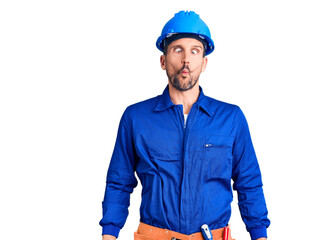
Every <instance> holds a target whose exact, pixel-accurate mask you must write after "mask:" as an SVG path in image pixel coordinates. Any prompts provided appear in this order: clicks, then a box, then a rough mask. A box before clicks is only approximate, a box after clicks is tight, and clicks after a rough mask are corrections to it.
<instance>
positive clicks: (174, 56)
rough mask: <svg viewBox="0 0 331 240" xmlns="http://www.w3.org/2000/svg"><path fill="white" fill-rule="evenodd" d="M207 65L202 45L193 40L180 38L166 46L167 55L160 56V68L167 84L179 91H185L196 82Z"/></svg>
mask: <svg viewBox="0 0 331 240" xmlns="http://www.w3.org/2000/svg"><path fill="white" fill-rule="evenodd" d="M206 65H207V57H204V56H203V45H202V43H201V42H200V41H198V40H196V39H194V38H181V39H178V40H176V41H173V42H172V43H171V44H170V45H169V46H168V51H167V55H166V56H165V55H162V56H161V67H162V69H163V70H166V72H167V76H168V79H169V82H170V83H171V85H172V86H174V87H175V88H176V89H178V90H179V91H187V90H189V89H191V88H193V87H194V86H195V84H196V83H197V82H198V80H199V77H200V74H201V72H203V71H204V70H205V68H206Z"/></svg>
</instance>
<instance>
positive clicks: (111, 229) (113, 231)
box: [102, 224, 121, 238]
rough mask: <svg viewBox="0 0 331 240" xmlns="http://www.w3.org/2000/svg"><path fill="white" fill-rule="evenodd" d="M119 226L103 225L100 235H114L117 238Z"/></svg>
mask: <svg viewBox="0 0 331 240" xmlns="http://www.w3.org/2000/svg"><path fill="white" fill-rule="evenodd" d="M120 230H121V229H120V228H119V227H116V226H114V225H112V224H108V225H103V226H102V235H104V234H108V235H113V236H114V237H116V238H118V234H119V233H120Z"/></svg>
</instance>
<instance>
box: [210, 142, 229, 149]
mask: <svg viewBox="0 0 331 240" xmlns="http://www.w3.org/2000/svg"><path fill="white" fill-rule="evenodd" d="M204 146H205V147H206V148H209V147H223V148H229V147H230V146H228V145H214V144H212V143H207V144H205V145H204Z"/></svg>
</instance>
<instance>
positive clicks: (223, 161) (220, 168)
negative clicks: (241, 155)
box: [203, 135, 234, 180]
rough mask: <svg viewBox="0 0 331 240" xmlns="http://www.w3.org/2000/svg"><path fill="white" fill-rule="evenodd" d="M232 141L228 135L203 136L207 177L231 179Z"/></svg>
mask: <svg viewBox="0 0 331 240" xmlns="http://www.w3.org/2000/svg"><path fill="white" fill-rule="evenodd" d="M233 141H234V138H233V137H230V136H217V135H212V136H205V140H204V145H203V148H204V164H207V169H208V170H207V171H206V174H207V178H213V179H226V180H231V172H232V146H233Z"/></svg>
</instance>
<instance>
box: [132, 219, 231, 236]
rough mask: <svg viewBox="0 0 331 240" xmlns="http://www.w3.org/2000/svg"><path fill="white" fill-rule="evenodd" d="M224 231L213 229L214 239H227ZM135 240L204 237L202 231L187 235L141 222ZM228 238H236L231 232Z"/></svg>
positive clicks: (222, 229)
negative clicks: (224, 236)
mask: <svg viewBox="0 0 331 240" xmlns="http://www.w3.org/2000/svg"><path fill="white" fill-rule="evenodd" d="M223 231H224V228H219V229H215V230H211V233H212V235H213V240H226V239H223ZM134 240H204V238H203V236H202V233H201V232H197V233H193V234H191V235H186V234H181V233H178V232H174V231H170V230H168V229H163V228H158V227H154V226H151V225H148V224H145V223H142V222H141V223H140V224H139V226H138V230H137V232H135V233H134ZM228 240H235V239H232V238H231V234H229V239H228Z"/></svg>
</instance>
